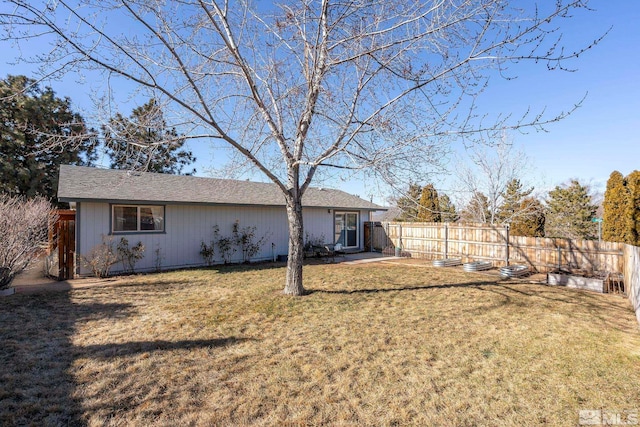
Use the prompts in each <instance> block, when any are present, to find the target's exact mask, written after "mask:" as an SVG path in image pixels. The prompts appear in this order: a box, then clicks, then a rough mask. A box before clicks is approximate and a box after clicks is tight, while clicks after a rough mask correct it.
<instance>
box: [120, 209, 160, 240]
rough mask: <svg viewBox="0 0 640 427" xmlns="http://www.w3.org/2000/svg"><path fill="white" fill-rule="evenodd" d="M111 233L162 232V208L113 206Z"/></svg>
mask: <svg viewBox="0 0 640 427" xmlns="http://www.w3.org/2000/svg"><path fill="white" fill-rule="evenodd" d="M111 231H112V232H113V233H127V232H140V233H145V232H159V231H164V206H151V205H150V206H139V205H113V206H112V207H111Z"/></svg>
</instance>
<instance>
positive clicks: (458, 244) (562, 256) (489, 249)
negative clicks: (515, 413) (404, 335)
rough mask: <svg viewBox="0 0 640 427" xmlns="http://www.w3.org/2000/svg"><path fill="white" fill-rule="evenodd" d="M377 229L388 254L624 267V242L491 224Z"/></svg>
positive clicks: (572, 267)
mask: <svg viewBox="0 0 640 427" xmlns="http://www.w3.org/2000/svg"><path fill="white" fill-rule="evenodd" d="M373 228H374V230H373V232H372V233H371V234H372V236H373V237H372V238H373V244H372V246H373V247H374V248H375V249H377V250H382V251H383V252H385V253H387V254H392V253H395V252H396V248H400V251H401V253H402V254H403V255H404V256H412V257H419V258H426V259H440V258H455V257H461V258H462V261H463V262H471V261H491V262H493V264H494V266H496V267H498V266H503V265H509V264H526V265H528V266H529V267H530V268H531V269H532V270H534V271H538V272H544V273H546V272H549V271H553V270H565V271H570V272H578V271H580V272H596V271H598V272H609V273H619V274H622V273H623V271H624V270H623V269H624V257H623V253H622V250H623V244H622V243H613V242H597V241H593V240H572V239H559V238H543V237H522V236H511V235H510V234H509V227H508V226H493V225H485V224H462V223H409V222H402V223H397V222H390V223H377V226H374V227H373Z"/></svg>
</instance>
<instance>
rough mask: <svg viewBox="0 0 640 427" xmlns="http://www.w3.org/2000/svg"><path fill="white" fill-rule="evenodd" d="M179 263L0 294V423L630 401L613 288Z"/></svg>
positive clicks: (503, 412) (629, 366) (143, 422)
mask: <svg viewBox="0 0 640 427" xmlns="http://www.w3.org/2000/svg"><path fill="white" fill-rule="evenodd" d="M284 273H285V271H284V268H283V267H281V266H280V267H276V268H269V267H265V266H262V267H260V266H258V267H256V266H253V267H246V266H240V267H229V268H220V269H212V270H190V271H182V272H172V273H164V274H158V275H147V276H136V277H130V278H126V279H124V282H123V283H122V284H121V285H118V286H98V287H95V288H91V289H78V290H73V291H69V292H58V293H49V294H41V295H31V296H29V295H15V296H13V297H10V298H4V299H2V300H0V337H1V340H2V346H1V347H0V361H1V362H2V364H1V365H0V384H1V386H0V425H16V424H18V425H90V426H103V425H106V426H116V425H139V426H148V425H163V426H178V425H180V426H184V425H197V426H199V425H221V426H226V425H278V426H280V425H321V424H322V425H376V426H377V425H387V426H391V425H431V426H443V425H447V426H454V425H460V426H478V425H491V426H496V425H507V426H515V425H517V426H539V425H550V426H563V425H565V426H571V425H577V424H578V411H579V410H580V409H601V408H604V409H611V410H628V409H640V392H639V389H638V384H640V333H639V328H638V325H637V323H636V320H635V316H634V314H633V312H632V310H631V308H630V305H629V303H628V302H627V301H626V299H624V298H623V297H621V296H615V295H598V294H594V293H588V292H579V291H575V290H568V289H563V288H554V287H548V286H543V285H534V284H526V283H518V282H513V281H506V282H501V281H496V279H495V277H490V276H487V275H482V274H478V273H464V272H462V271H461V270H456V269H435V268H430V267H426V266H424V265H405V264H395V265H394V264H389V263H376V264H362V265H339V264H337V265H309V266H306V267H305V275H306V287H307V288H308V289H309V290H311V291H312V293H311V294H310V295H308V296H305V297H303V298H290V297H285V296H283V295H281V294H280V290H281V289H282V287H283V280H284Z"/></svg>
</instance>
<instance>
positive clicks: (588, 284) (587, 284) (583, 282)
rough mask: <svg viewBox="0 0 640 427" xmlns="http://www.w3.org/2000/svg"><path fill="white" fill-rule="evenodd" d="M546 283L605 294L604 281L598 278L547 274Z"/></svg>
mask: <svg viewBox="0 0 640 427" xmlns="http://www.w3.org/2000/svg"><path fill="white" fill-rule="evenodd" d="M547 283H548V284H549V285H555V286H566V287H567V288H574V289H586V290H588V291H594V292H600V293H603V292H605V287H604V279H601V278H598V277H585V276H577V275H573V274H567V273H548V274H547Z"/></svg>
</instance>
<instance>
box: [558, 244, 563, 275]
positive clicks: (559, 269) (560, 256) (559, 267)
mask: <svg viewBox="0 0 640 427" xmlns="http://www.w3.org/2000/svg"><path fill="white" fill-rule="evenodd" d="M561 270H562V248H561V247H560V246H558V273H559V272H560V271H561Z"/></svg>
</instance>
